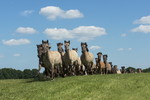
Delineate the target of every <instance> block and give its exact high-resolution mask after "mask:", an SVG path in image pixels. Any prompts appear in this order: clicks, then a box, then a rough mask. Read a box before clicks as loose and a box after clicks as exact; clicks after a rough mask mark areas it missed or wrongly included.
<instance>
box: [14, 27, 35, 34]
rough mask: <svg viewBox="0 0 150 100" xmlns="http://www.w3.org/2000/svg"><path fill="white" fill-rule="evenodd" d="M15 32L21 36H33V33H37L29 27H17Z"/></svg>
mask: <svg viewBox="0 0 150 100" xmlns="http://www.w3.org/2000/svg"><path fill="white" fill-rule="evenodd" d="M16 32H17V33H22V34H35V33H37V31H36V30H35V29H34V28H31V27H18V28H17V29H16Z"/></svg>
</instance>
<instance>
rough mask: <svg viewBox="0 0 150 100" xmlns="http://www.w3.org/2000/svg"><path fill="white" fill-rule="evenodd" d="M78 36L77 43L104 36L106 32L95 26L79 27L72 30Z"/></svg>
mask: <svg viewBox="0 0 150 100" xmlns="http://www.w3.org/2000/svg"><path fill="white" fill-rule="evenodd" d="M72 32H73V33H74V34H76V35H77V36H78V40H79V41H88V40H91V39H93V38H95V37H98V36H102V35H105V34H106V30H105V29H104V28H102V27H96V26H79V27H77V28H75V29H73V30H72Z"/></svg>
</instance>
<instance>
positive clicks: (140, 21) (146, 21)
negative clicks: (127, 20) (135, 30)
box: [133, 15, 150, 24]
mask: <svg viewBox="0 0 150 100" xmlns="http://www.w3.org/2000/svg"><path fill="white" fill-rule="evenodd" d="M133 23H134V24H150V15H148V16H143V17H141V18H140V19H138V20H135V21H134V22H133Z"/></svg>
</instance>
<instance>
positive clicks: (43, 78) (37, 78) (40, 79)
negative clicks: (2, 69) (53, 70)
mask: <svg viewBox="0 0 150 100" xmlns="http://www.w3.org/2000/svg"><path fill="white" fill-rule="evenodd" d="M43 81H52V80H51V79H50V78H47V77H46V76H45V75H42V74H39V75H37V76H35V77H34V78H33V79H31V80H28V81H26V83H33V82H43Z"/></svg>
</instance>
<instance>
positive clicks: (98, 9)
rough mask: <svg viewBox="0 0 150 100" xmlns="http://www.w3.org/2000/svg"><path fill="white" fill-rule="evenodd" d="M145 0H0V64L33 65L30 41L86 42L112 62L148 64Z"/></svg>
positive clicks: (149, 26)
mask: <svg viewBox="0 0 150 100" xmlns="http://www.w3.org/2000/svg"><path fill="white" fill-rule="evenodd" d="M149 4H150V1H149V0H1V1H0V12H1V15H0V40H1V41H0V68H4V67H9V68H10V67H11V68H16V69H21V70H23V69H27V68H30V69H32V68H38V58H37V48H36V44H40V43H41V41H42V40H47V39H48V40H49V42H50V44H51V46H52V50H57V49H56V43H58V42H63V41H64V40H71V47H70V48H72V47H77V48H79V51H78V54H79V56H80V55H81V50H80V48H81V47H80V43H81V42H85V41H86V42H87V43H88V46H89V48H90V52H92V53H93V54H94V55H95V57H96V53H97V52H99V51H100V52H102V53H103V54H108V61H112V62H113V64H114V65H118V67H119V68H120V67H121V66H126V67H128V66H133V67H136V68H139V67H140V68H147V67H150V64H149V59H150V53H149V52H150V46H149V43H150V6H149Z"/></svg>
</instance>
